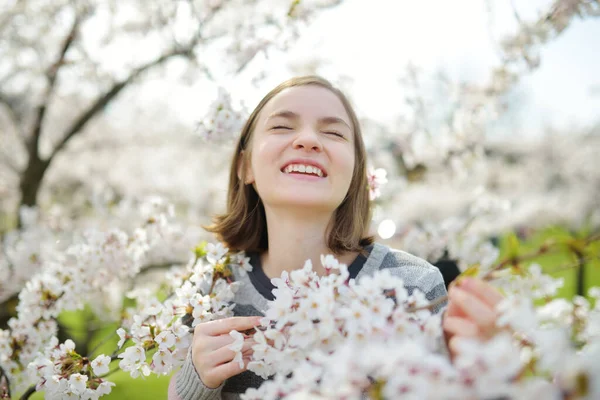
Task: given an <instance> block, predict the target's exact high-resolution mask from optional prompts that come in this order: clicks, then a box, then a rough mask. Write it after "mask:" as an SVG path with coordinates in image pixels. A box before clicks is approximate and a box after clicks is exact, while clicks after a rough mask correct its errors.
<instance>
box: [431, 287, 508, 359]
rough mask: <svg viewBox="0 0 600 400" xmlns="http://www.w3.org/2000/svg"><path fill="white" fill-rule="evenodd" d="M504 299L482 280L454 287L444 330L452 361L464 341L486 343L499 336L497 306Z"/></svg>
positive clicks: (443, 323) (443, 325) (451, 288)
mask: <svg viewBox="0 0 600 400" xmlns="http://www.w3.org/2000/svg"><path fill="white" fill-rule="evenodd" d="M502 299H503V297H502V294H500V292H499V291H498V290H497V289H496V288H494V287H493V286H492V285H490V284H489V283H487V282H484V281H483V280H481V279H477V278H462V279H461V280H460V281H459V282H458V283H456V284H451V285H450V288H449V290H448V308H447V309H446V312H445V315H444V319H443V322H442V327H443V328H444V335H445V339H446V343H447V344H448V348H449V350H450V354H451V356H452V357H454V356H456V353H457V341H458V340H460V339H461V338H474V339H479V340H486V339H489V338H491V337H492V336H493V335H494V334H495V333H496V332H497V327H496V319H497V318H498V313H497V311H496V306H497V305H498V303H500V301H501V300H502Z"/></svg>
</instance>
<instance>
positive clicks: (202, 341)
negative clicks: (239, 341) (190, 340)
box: [194, 334, 234, 352]
mask: <svg viewBox="0 0 600 400" xmlns="http://www.w3.org/2000/svg"><path fill="white" fill-rule="evenodd" d="M196 342H198V344H197V343H196ZM233 342H234V339H233V338H232V337H231V335H229V334H225V335H218V336H206V335H205V334H203V335H202V336H201V335H194V346H196V347H197V348H198V349H200V350H201V351H202V352H206V351H213V350H217V349H220V348H221V347H225V346H229V345H230V344H232V343H233Z"/></svg>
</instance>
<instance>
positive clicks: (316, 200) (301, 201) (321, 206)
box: [269, 193, 341, 212]
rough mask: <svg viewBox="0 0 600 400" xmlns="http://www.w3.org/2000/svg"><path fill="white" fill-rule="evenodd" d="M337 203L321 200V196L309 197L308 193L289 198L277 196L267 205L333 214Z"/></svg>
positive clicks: (291, 195) (292, 195)
mask: <svg viewBox="0 0 600 400" xmlns="http://www.w3.org/2000/svg"><path fill="white" fill-rule="evenodd" d="M340 202H341V199H340V201H339V202H337V201H332V200H331V199H326V198H323V196H311V195H309V194H308V193H294V194H290V195H289V196H281V195H279V196H277V198H274V199H272V200H271V201H270V202H269V203H270V204H272V205H274V206H276V207H278V208H288V207H289V208H299V209H302V210H310V209H314V210H315V211H319V212H323V211H328V212H333V211H335V209H336V208H337V207H338V206H339V203H340Z"/></svg>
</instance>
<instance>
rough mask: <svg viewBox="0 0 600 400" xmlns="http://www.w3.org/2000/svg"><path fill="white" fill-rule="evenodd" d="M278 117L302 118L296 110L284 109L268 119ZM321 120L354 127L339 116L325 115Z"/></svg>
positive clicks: (326, 122)
mask: <svg viewBox="0 0 600 400" xmlns="http://www.w3.org/2000/svg"><path fill="white" fill-rule="evenodd" d="M277 117H281V118H287V119H292V120H298V119H300V115H298V114H296V113H295V112H293V111H288V110H284V111H278V112H276V113H273V114H271V115H269V116H268V117H267V121H268V120H270V119H273V118H277ZM319 122H321V123H325V124H343V125H346V126H347V127H348V129H350V130H352V128H350V125H348V123H347V122H346V121H344V120H343V119H342V118H339V117H323V118H319Z"/></svg>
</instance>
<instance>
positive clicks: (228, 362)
mask: <svg viewBox="0 0 600 400" xmlns="http://www.w3.org/2000/svg"><path fill="white" fill-rule="evenodd" d="M261 318H262V317H231V318H225V319H220V320H216V321H209V322H203V323H201V324H198V325H197V326H196V327H195V328H194V338H193V340H192V363H193V364H194V368H196V371H197V372H198V375H199V376H200V379H201V380H202V383H204V385H205V386H206V387H208V388H211V389H215V388H218V387H219V386H221V384H222V383H223V382H224V381H225V380H226V379H228V378H231V377H232V376H234V375H237V374H239V373H241V372H243V371H245V370H246V366H247V365H248V361H249V358H250V353H251V351H252V345H253V344H254V341H253V340H252V339H246V340H245V341H244V347H243V348H242V354H243V355H244V361H245V363H244V368H240V365H239V363H238V362H237V361H235V362H234V361H233V358H234V356H235V353H234V352H233V350H231V349H230V348H229V346H230V345H231V344H232V343H233V341H234V339H233V338H232V337H231V336H230V335H229V332H231V331H232V330H236V331H245V330H247V329H251V328H254V327H255V326H258V325H259V324H260V319H261Z"/></svg>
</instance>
